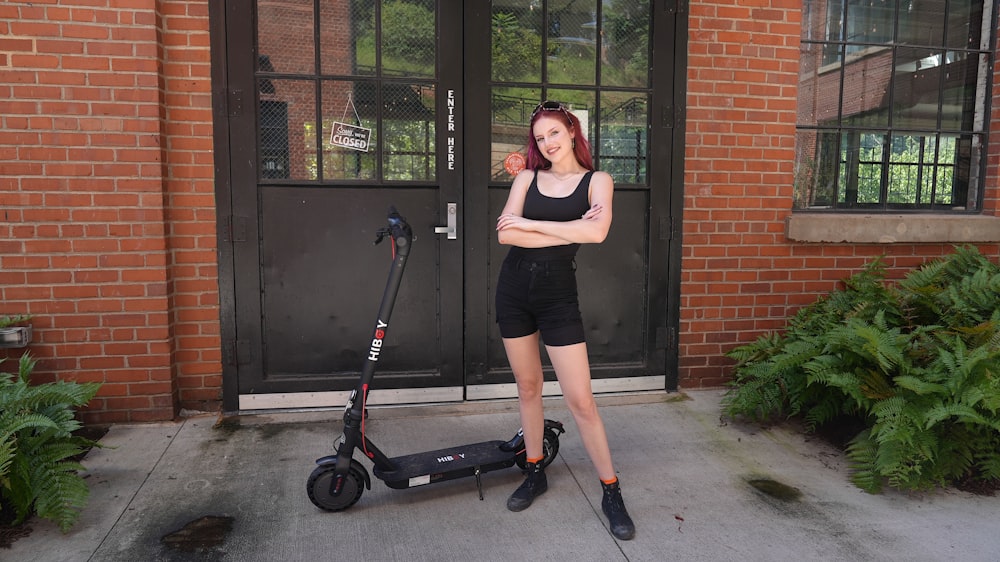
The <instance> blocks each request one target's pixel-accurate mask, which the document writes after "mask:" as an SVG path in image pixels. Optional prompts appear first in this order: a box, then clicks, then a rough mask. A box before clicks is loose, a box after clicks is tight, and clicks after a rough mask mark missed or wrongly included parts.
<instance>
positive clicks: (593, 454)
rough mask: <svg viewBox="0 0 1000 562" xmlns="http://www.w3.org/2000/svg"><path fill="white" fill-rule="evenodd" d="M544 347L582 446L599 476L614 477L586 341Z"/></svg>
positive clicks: (606, 478) (602, 478) (608, 478)
mask: <svg viewBox="0 0 1000 562" xmlns="http://www.w3.org/2000/svg"><path fill="white" fill-rule="evenodd" d="M545 349H546V351H548V353H549V359H550V360H551V361H552V366H553V367H554V368H555V370H556V377H557V378H558V379H559V386H560V388H562V393H563V398H564V399H565V401H566V405H567V406H568V407H569V411H570V413H572V414H573V419H574V420H576V425H577V428H578V429H579V430H580V437H581V439H582V440H583V446H584V447H585V448H586V449H587V453H588V454H589V455H590V460H591V462H593V463H594V468H595V469H597V475H598V477H600V478H601V480H612V479H614V478H615V468H614V465H613V464H612V462H611V450H610V448H609V447H608V436H607V433H606V432H605V430H604V421H603V420H601V415H600V413H598V411H597V402H595V401H594V392H593V389H592V388H591V386H590V360H589V359H588V358H587V344H586V343H578V344H573V345H566V346H546V347H545ZM522 408H523V406H522ZM543 423H544V422H543Z"/></svg>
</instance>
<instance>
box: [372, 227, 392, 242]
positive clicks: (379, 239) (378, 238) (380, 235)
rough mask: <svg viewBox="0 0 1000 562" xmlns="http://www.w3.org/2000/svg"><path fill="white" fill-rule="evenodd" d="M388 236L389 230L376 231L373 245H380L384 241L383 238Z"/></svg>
mask: <svg viewBox="0 0 1000 562" xmlns="http://www.w3.org/2000/svg"><path fill="white" fill-rule="evenodd" d="M388 235H389V229H388V228H386V227H382V228H380V229H378V232H376V233H375V242H374V245H376V246H378V245H379V244H381V243H382V240H385V237H386V236H388Z"/></svg>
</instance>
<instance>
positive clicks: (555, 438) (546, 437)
mask: <svg viewBox="0 0 1000 562" xmlns="http://www.w3.org/2000/svg"><path fill="white" fill-rule="evenodd" d="M558 454H559V434H558V433H556V432H555V431H552V430H551V429H548V428H546V429H545V431H544V432H543V433H542V462H540V463H538V464H540V465H542V468H545V467H546V466H549V465H550V464H552V461H554V460H556V455H558ZM514 462H516V463H517V466H518V467H519V468H521V469H525V468H527V466H528V461H527V459H526V455H525V454H524V451H523V450H522V451H521V452H520V453H519V454H518V455H517V456H516V457H514Z"/></svg>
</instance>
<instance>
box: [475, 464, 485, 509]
mask: <svg viewBox="0 0 1000 562" xmlns="http://www.w3.org/2000/svg"><path fill="white" fill-rule="evenodd" d="M481 474H482V472H481V471H480V470H479V467H478V466H477V467H476V487H477V488H479V501H483V479H482V478H480V477H479V476H480V475H481Z"/></svg>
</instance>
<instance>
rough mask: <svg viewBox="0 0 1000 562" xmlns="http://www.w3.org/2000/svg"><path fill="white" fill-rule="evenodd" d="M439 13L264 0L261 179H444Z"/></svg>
mask: <svg viewBox="0 0 1000 562" xmlns="http://www.w3.org/2000/svg"><path fill="white" fill-rule="evenodd" d="M436 14H437V2H436V1H435V0H393V1H388V0H385V1H377V0H340V1H336V0H334V1H329V0H322V1H321V0H283V1H281V2H276V1H274V0H270V1H269V0H258V1H257V48H258V52H259V53H260V56H259V58H258V64H257V91H258V99H259V106H258V147H259V151H258V153H259V158H258V165H259V170H260V178H261V180H295V181H296V182H301V181H315V182H343V181H350V182H376V183H377V182H382V181H433V180H435V179H436V177H437V142H436V134H437V128H436V123H435V119H436V117H437V116H436V104H437V97H436V93H437V83H436V76H437V67H436V64H437V34H438V29H437V15H436ZM317 53H319V57H318V60H317V56H316V55H317Z"/></svg>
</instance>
